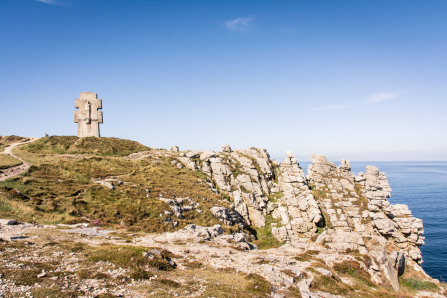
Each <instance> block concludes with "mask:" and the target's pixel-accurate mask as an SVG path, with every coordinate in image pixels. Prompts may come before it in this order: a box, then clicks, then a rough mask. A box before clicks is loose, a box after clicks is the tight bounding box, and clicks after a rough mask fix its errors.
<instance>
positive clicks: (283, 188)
mask: <svg viewBox="0 0 447 298" xmlns="http://www.w3.org/2000/svg"><path fill="white" fill-rule="evenodd" d="M276 190H278V191H279V192H277V194H279V196H278V199H277V200H276V206H275V207H276V208H275V209H274V211H273V213H272V214H273V217H274V218H280V219H281V223H280V226H279V225H275V226H274V227H272V233H273V235H274V236H275V237H276V238H277V239H279V240H281V241H285V242H296V241H297V240H298V239H299V238H301V237H302V236H312V235H313V234H315V232H316V230H317V225H318V224H319V223H320V222H321V221H322V219H323V216H322V214H321V212H320V208H319V207H318V204H317V202H316V201H315V198H314V196H313V195H312V191H311V190H310V189H309V186H308V185H307V178H306V176H305V175H304V172H303V170H302V169H301V167H300V166H299V164H298V162H297V160H296V159H295V158H294V157H293V156H292V154H291V153H289V154H288V156H287V157H286V159H285V160H284V162H282V163H281V165H280V167H279V171H278V187H277V189H276Z"/></svg>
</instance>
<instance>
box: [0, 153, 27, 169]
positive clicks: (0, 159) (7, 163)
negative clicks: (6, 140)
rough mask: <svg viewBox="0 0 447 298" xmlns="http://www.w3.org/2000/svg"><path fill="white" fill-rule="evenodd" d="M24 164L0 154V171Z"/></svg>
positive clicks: (9, 156)
mask: <svg viewBox="0 0 447 298" xmlns="http://www.w3.org/2000/svg"><path fill="white" fill-rule="evenodd" d="M21 164H22V162H21V161H20V160H18V159H17V158H15V157H12V156H11V155H8V154H3V153H0V170H1V169H7V168H11V167H15V166H18V165H21Z"/></svg>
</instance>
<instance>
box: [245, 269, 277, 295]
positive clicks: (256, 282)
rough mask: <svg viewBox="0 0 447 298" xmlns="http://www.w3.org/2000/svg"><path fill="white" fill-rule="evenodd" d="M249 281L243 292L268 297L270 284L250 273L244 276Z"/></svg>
mask: <svg viewBox="0 0 447 298" xmlns="http://www.w3.org/2000/svg"><path fill="white" fill-rule="evenodd" d="M246 279H247V280H248V281H249V283H248V285H247V286H246V288H245V290H246V291H247V292H251V293H253V294H256V295H269V294H270V293H271V286H270V283H269V282H268V281H267V280H265V278H263V277H262V276H260V275H258V274H255V273H251V274H248V275H247V276H246Z"/></svg>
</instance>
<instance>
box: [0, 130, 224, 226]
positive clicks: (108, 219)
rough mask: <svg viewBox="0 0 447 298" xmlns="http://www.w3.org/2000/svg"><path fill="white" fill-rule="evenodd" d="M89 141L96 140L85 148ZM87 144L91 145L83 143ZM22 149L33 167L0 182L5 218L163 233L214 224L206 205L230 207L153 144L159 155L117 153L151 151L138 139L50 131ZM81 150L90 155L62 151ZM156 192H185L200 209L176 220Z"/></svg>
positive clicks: (179, 194)
mask: <svg viewBox="0 0 447 298" xmlns="http://www.w3.org/2000/svg"><path fill="white" fill-rule="evenodd" d="M89 142H93V144H91V146H90V145H88V146H87V144H89ZM84 146H86V147H88V150H87V149H86V150H81V149H80V148H83V147H84ZM113 148H115V149H113ZM117 148H118V149H117ZM123 148H124V149H123ZM126 148H127V149H126ZM20 149H21V150H18V152H17V154H19V155H20V156H21V157H22V158H24V159H25V160H32V164H33V165H32V166H31V167H30V169H29V171H28V172H26V173H25V174H23V175H19V176H17V177H14V178H12V179H9V180H6V181H4V182H0V216H3V217H6V216H8V217H15V218H17V219H20V220H23V221H33V220H35V221H36V222H40V223H46V224H51V223H78V222H85V221H95V222H98V223H99V224H100V225H102V226H104V225H105V226H110V225H121V226H125V227H128V228H130V229H131V230H142V231H145V232H164V231H173V230H175V229H177V228H182V227H184V226H186V225H188V224H192V223H194V224H198V225H206V226H209V225H214V224H219V223H221V222H220V221H219V220H218V219H217V218H216V217H214V216H213V215H212V213H211V212H210V211H209V209H210V208H211V207H212V206H215V205H216V204H218V205H220V206H226V207H227V205H228V202H227V201H223V200H222V199H223V198H222V196H220V195H219V194H216V193H214V192H213V191H212V190H211V189H210V187H209V186H208V185H207V184H206V183H205V181H203V179H199V178H198V176H197V173H195V172H193V171H191V170H189V169H179V168H178V167H176V166H175V165H173V164H172V163H171V162H170V159H169V157H168V156H165V155H164V153H163V151H157V152H156V150H153V152H154V153H155V154H154V155H156V156H154V157H149V158H143V159H140V160H130V159H127V158H124V157H120V155H127V154H128V153H131V152H134V151H137V150H140V149H148V148H147V147H144V146H142V145H139V144H138V143H136V142H132V141H127V140H119V139H112V138H93V137H92V138H83V139H78V138H77V137H48V138H42V139H40V140H38V141H36V142H33V143H30V144H29V145H25V146H23V148H20ZM115 150H124V151H119V152H117V151H115ZM126 150H127V151H126ZM86 151H87V153H88V154H76V155H74V156H70V157H69V158H67V156H66V154H68V153H79V152H84V153H85V152H86ZM123 152H125V154H123ZM113 154H114V156H109V155H113ZM104 179H111V180H112V182H110V184H111V185H114V186H113V189H111V188H109V187H105V186H104V185H102V184H100V183H98V181H101V180H104ZM2 186H3V187H2ZM17 193H20V196H17ZM161 197H163V198H187V197H188V198H190V199H191V200H192V201H193V202H195V203H198V207H197V209H200V212H198V211H196V210H190V211H185V212H184V213H183V218H177V217H175V216H174V215H172V214H170V212H171V208H170V206H169V205H168V204H167V203H165V202H163V201H162V200H160V198H161ZM174 221H176V222H178V225H177V227H174V226H173V222H174Z"/></svg>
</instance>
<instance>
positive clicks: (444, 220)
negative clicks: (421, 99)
mask: <svg viewBox="0 0 447 298" xmlns="http://www.w3.org/2000/svg"><path fill="white" fill-rule="evenodd" d="M300 165H301V167H302V168H303V170H304V171H305V172H307V166H308V165H309V163H308V162H301V163H300ZM337 165H339V164H337ZM368 165H371V166H376V167H378V168H379V170H380V171H381V172H385V173H386V175H387V177H388V181H389V182H390V186H391V188H392V190H393V191H392V192H391V198H390V199H389V201H390V202H391V204H406V205H408V207H409V208H410V210H411V212H412V213H413V216H415V217H418V218H421V219H422V221H423V223H424V231H425V234H424V236H425V245H423V246H421V251H422V259H423V261H424V262H423V263H422V267H423V268H424V270H425V271H426V272H427V273H428V274H429V275H430V276H432V277H434V278H437V279H439V280H442V281H447V162H426V161H423V162H413V161H412V162H401V161H399V162H389V161H387V162H384V161H379V162H378V161H372V162H351V166H352V171H353V172H354V173H355V174H356V175H357V174H358V173H359V172H365V168H366V166H368Z"/></svg>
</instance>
